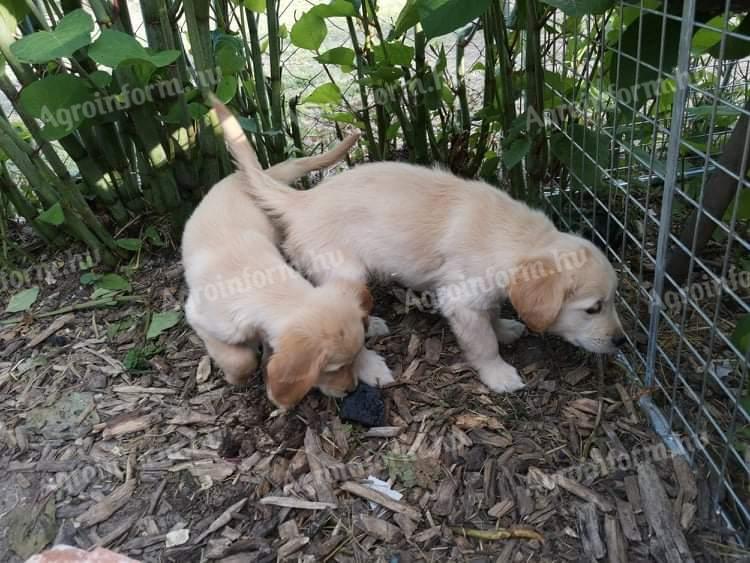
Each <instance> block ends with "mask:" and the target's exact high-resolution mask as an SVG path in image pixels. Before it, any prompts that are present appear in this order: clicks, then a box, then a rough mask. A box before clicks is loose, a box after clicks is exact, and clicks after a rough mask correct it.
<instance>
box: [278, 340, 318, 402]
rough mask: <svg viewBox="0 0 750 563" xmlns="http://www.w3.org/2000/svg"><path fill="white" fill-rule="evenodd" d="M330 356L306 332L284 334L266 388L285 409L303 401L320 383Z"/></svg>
mask: <svg viewBox="0 0 750 563" xmlns="http://www.w3.org/2000/svg"><path fill="white" fill-rule="evenodd" d="M327 356H328V353H327V351H326V350H324V349H321V348H318V347H317V346H316V343H315V341H314V340H312V339H310V338H309V337H308V336H306V335H304V334H300V333H294V332H291V333H289V334H285V335H284V336H282V337H281V338H280V340H279V344H278V346H277V348H276V350H274V353H273V355H272V356H271V359H270V360H269V361H268V368H267V376H266V390H267V395H268V398H269V399H270V400H271V402H272V403H273V404H275V405H276V406H277V407H280V408H283V409H291V408H292V407H293V406H294V405H296V404H297V403H299V402H300V401H301V400H302V399H303V398H304V397H305V395H307V393H308V392H309V391H310V389H312V388H313V387H314V386H315V385H316V384H317V383H318V380H319V378H320V372H321V370H322V369H323V367H324V366H325V364H326V362H327V361H328V357H327Z"/></svg>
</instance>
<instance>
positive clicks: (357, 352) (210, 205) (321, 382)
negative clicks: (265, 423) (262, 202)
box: [182, 102, 392, 408]
mask: <svg viewBox="0 0 750 563" xmlns="http://www.w3.org/2000/svg"><path fill="white" fill-rule="evenodd" d="M215 109H216V111H217V113H218V114H219V117H220V119H221V122H222V126H223V129H224V132H225V136H226V137H227V139H228V141H229V144H230V146H231V147H232V149H233V151H234V154H235V156H237V157H242V160H243V162H245V163H247V162H248V161H250V160H252V161H253V166H256V167H257V173H258V177H263V178H265V177H268V178H271V177H272V176H271V175H274V174H276V173H278V177H280V178H282V179H286V180H288V181H289V180H292V179H293V178H291V177H290V176H291V175H292V174H296V173H297V172H299V173H305V172H307V171H309V170H308V169H307V168H306V164H307V165H312V164H314V165H317V164H319V163H320V159H308V160H303V161H302V162H300V161H297V162H295V163H293V164H290V163H285V164H283V165H281V166H280V167H279V168H278V169H276V170H274V169H270V170H269V171H268V172H267V173H266V172H263V171H262V169H261V168H260V165H259V164H258V162H257V159H255V154H254V153H253V150H252V148H251V146H250V143H249V142H248V140H247V138H246V137H245V134H244V132H243V131H242V129H241V127H240V125H239V123H238V122H237V120H236V119H235V118H234V117H233V116H232V115H231V113H230V112H229V110H227V108H225V107H224V106H223V105H221V104H219V103H218V102H216V103H215ZM336 154H341V151H340V150H339V151H336ZM267 174H268V176H267ZM246 181H247V178H246V177H245V176H244V175H242V174H237V173H235V174H232V175H230V176H229V177H227V178H225V179H224V180H222V181H221V182H219V183H218V184H217V185H216V186H214V187H213V188H212V189H211V190H210V192H209V193H208V194H207V195H206V196H205V197H204V198H203V201H202V202H201V204H200V205H199V206H198V208H197V209H196V210H195V212H194V213H193V215H192V216H191V217H190V219H189V220H188V222H187V224H186V226H185V232H184V235H183V241H182V259H183V265H184V268H185V278H186V281H187V285H188V287H189V291H190V294H189V297H188V300H187V303H186V305H185V313H186V317H187V320H188V322H189V323H190V325H191V326H192V327H193V329H194V330H195V331H196V333H197V334H198V336H200V338H201V339H202V340H203V342H204V343H205V345H206V349H207V351H208V353H209V355H210V356H211V357H212V358H213V359H214V360H215V361H216V363H217V364H218V365H219V366H220V367H221V368H222V369H223V370H224V372H225V374H226V377H227V380H228V381H230V382H231V383H244V382H246V381H247V379H248V378H249V377H250V375H251V374H252V373H253V372H255V370H256V368H257V366H258V361H257V353H256V349H257V345H258V343H259V341H261V340H266V341H267V342H268V343H269V344H270V346H271V348H272V349H273V355H272V356H271V358H270V360H269V362H268V367H267V393H268V397H269V399H270V400H271V401H272V402H273V403H274V404H276V405H277V406H279V407H283V408H290V407H292V406H294V405H295V404H296V403H297V402H299V401H300V400H301V399H302V398H303V397H304V396H305V395H306V394H307V392H308V391H309V390H310V389H311V388H313V387H317V388H319V389H320V390H321V391H323V392H324V393H326V394H328V395H331V396H335V397H340V396H343V395H344V394H346V393H347V392H350V391H353V390H354V389H355V388H356V385H357V380H358V377H362V379H364V380H366V381H367V382H372V383H374V384H377V383H378V382H379V381H381V380H383V381H384V382H386V383H387V382H389V381H391V380H392V378H391V376H390V372H389V371H388V368H387V366H386V365H385V363H384V362H383V361H382V359H381V358H379V357H378V356H377V355H375V354H374V353H373V352H371V351H368V350H364V349H363V345H364V338H365V323H366V320H367V317H368V315H369V313H370V309H371V307H372V297H371V295H370V293H369V291H368V289H367V287H366V285H365V284H363V283H359V282H351V281H349V280H331V282H329V283H325V284H322V285H321V286H319V287H313V286H312V285H311V284H310V283H309V282H308V281H307V280H305V279H304V278H303V277H302V276H301V275H300V274H299V273H298V272H296V271H295V270H294V269H293V268H292V267H290V266H289V265H288V264H287V263H286V262H285V261H284V258H283V257H282V256H281V253H280V252H279V250H278V248H277V244H278V242H279V241H278V237H277V233H276V230H275V229H274V227H273V226H272V225H271V223H270V221H269V220H268V218H267V217H266V216H265V214H264V213H263V212H262V211H261V210H260V209H259V208H258V207H257V206H256V204H255V203H254V202H253V201H252V200H251V199H250V198H249V197H247V196H246V195H245V194H244V193H243V186H242V184H243V183H244V182H246ZM355 363H356V365H355Z"/></svg>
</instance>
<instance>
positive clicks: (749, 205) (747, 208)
mask: <svg viewBox="0 0 750 563" xmlns="http://www.w3.org/2000/svg"><path fill="white" fill-rule="evenodd" d="M741 190H742V191H740V197H739V198H738V199H737V219H741V220H748V219H750V189H748V188H745V187H743V188H741Z"/></svg>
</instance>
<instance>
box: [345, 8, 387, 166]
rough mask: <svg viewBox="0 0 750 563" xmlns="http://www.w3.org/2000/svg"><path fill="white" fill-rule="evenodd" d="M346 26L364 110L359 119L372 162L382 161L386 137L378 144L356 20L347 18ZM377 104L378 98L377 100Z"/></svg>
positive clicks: (359, 113)
mask: <svg viewBox="0 0 750 563" xmlns="http://www.w3.org/2000/svg"><path fill="white" fill-rule="evenodd" d="M346 25H347V27H348V28H349V37H350V38H351V41H352V48H353V49H354V56H355V61H356V68H357V86H358V88H359V98H360V101H361V102H362V110H361V111H359V112H358V115H357V117H359V119H360V121H361V122H362V124H363V125H364V127H365V139H366V140H367V148H368V150H369V152H370V158H371V159H372V160H382V158H383V151H381V149H380V147H381V146H382V143H383V142H384V141H383V137H384V135H378V138H379V139H380V144H378V142H376V140H375V135H374V133H373V130H372V121H371V119H370V107H369V106H370V102H369V100H368V95H367V87H366V86H365V71H364V69H365V65H366V59H365V54H364V52H363V51H362V46H361V45H360V43H359V38H358V37H357V29H356V28H355V27H354V20H353V19H352V18H346ZM375 103H377V98H376V100H375Z"/></svg>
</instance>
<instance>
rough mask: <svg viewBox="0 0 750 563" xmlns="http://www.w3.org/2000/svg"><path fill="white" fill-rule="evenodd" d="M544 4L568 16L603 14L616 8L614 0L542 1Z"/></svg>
mask: <svg viewBox="0 0 750 563" xmlns="http://www.w3.org/2000/svg"><path fill="white" fill-rule="evenodd" d="M542 2H543V3H544V4H548V5H549V6H553V7H555V8H559V9H560V10H562V11H563V12H564V13H565V14H566V15H568V16H575V17H577V16H588V15H591V14H603V13H604V12H606V11H607V10H609V9H610V8H611V7H612V6H614V4H615V1H614V0H542Z"/></svg>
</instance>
